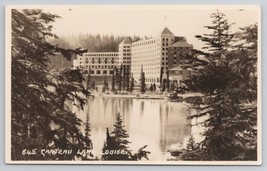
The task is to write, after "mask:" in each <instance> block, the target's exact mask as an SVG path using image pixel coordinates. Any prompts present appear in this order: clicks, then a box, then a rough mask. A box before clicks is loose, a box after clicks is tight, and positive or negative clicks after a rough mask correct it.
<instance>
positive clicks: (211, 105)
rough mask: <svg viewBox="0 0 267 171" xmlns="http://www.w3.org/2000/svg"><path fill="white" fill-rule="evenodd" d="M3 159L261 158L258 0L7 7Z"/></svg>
mask: <svg viewBox="0 0 267 171" xmlns="http://www.w3.org/2000/svg"><path fill="white" fill-rule="evenodd" d="M5 27H6V39H5V45H6V56H5V61H6V63H5V66H6V73H5V74H6V75H5V76H6V78H5V85H6V88H5V91H6V95H5V100H6V101H5V103H6V105H5V107H6V111H5V112H6V113H5V118H6V122H5V123H6V125H5V129H6V137H5V143H6V147H5V148H6V149H5V150H6V151H5V155H6V163H8V164H136V165H138V164H142V165H144V164H145V165H146V164H151V165H260V164H261V161H262V151H261V150H262V148H261V147H262V139H261V129H262V127H261V87H260V86H261V54H260V53H261V49H260V47H261V11H260V7H259V6H257V5H38V6H37V5H27V6H23V5H10V6H7V7H6V25H5Z"/></svg>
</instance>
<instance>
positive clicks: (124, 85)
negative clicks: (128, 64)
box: [122, 66, 126, 91]
mask: <svg viewBox="0 0 267 171" xmlns="http://www.w3.org/2000/svg"><path fill="white" fill-rule="evenodd" d="M125 87H126V68H125V66H123V68H122V90H123V91H124V90H125Z"/></svg>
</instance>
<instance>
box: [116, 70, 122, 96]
mask: <svg viewBox="0 0 267 171" xmlns="http://www.w3.org/2000/svg"><path fill="white" fill-rule="evenodd" d="M116 82H117V84H118V91H119V92H121V89H122V65H121V66H120V69H119V70H118V71H117V80H116Z"/></svg>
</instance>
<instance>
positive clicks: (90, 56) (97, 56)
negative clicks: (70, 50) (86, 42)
mask: <svg viewBox="0 0 267 171" xmlns="http://www.w3.org/2000/svg"><path fill="white" fill-rule="evenodd" d="M73 66H74V68H77V67H78V68H80V69H81V70H83V73H84V74H88V73H89V70H90V72H91V75H98V76H100V75H110V74H112V73H113V68H115V67H118V66H119V55H118V52H88V53H84V54H83V55H82V56H80V55H77V59H76V60H74V61H73Z"/></svg>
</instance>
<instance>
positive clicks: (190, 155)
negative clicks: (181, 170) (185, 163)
mask: <svg viewBox="0 0 267 171" xmlns="http://www.w3.org/2000/svg"><path fill="white" fill-rule="evenodd" d="M197 150H198V144H197V143H196V142H195V140H194V137H193V135H191V136H190V137H189V139H188V142H187V144H186V149H185V152H184V153H182V158H183V159H184V160H189V161H195V160H200V159H201V157H200V156H199V152H198V151H197Z"/></svg>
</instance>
